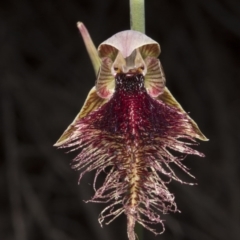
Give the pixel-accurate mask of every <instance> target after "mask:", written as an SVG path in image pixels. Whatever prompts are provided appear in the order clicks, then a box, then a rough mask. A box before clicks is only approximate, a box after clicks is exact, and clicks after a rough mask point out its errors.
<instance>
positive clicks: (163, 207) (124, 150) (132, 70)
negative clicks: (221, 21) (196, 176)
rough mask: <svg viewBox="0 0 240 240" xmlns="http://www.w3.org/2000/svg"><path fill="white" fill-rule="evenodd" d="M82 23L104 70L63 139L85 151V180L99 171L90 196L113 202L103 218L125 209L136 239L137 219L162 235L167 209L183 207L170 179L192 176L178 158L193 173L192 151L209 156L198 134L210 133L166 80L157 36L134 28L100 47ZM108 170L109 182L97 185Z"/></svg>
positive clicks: (81, 159) (80, 164)
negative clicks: (199, 146)
mask: <svg viewBox="0 0 240 240" xmlns="http://www.w3.org/2000/svg"><path fill="white" fill-rule="evenodd" d="M78 26H79V29H80V32H81V33H82V36H83V38H84V41H85V44H86V46H87V49H88V51H89V53H90V56H91V58H92V61H93V62H94V63H95V64H94V66H95V68H96V70H97V68H99V69H98V74H97V79H96V84H95V86H94V87H93V88H92V89H91V90H90V92H89V94H88V96H87V99H86V101H85V103H84V105H83V107H82V109H81V111H80V113H79V114H78V115H77V116H76V118H75V119H74V121H73V122H72V123H71V124H70V126H69V127H68V128H67V129H66V131H65V132H64V133H63V134H62V136H61V137H60V139H59V140H58V141H57V143H56V144H55V146H57V147H60V148H70V149H72V150H77V151H78V155H77V156H76V158H75V159H74V160H73V168H74V169H77V170H80V171H81V174H80V178H79V181H80V179H81V178H82V176H83V175H84V174H85V173H87V172H90V171H93V170H94V171H96V175H95V179H94V184H93V187H94V190H95V194H94V196H93V197H92V198H91V199H90V200H89V202H105V203H108V206H107V207H106V208H105V209H103V211H102V212H101V214H100V216H99V222H100V224H101V225H102V224H103V222H104V221H106V223H107V224H108V223H110V222H112V221H113V220H114V219H115V218H116V217H118V216H119V215H120V214H122V213H123V214H125V215H126V217H127V233H128V238H129V240H134V239H135V238H136V236H135V233H134V226H135V223H136V222H138V223H139V224H141V225H142V226H143V227H145V228H146V229H148V230H150V231H152V232H153V233H155V234H159V233H161V232H163V231H164V224H163V220H162V214H166V213H168V212H171V211H172V212H175V211H177V206H176V203H175V200H174V195H173V194H172V193H170V192H169V190H168V188H167V184H168V183H169V182H170V181H171V180H176V181H178V182H180V183H185V182H183V181H182V180H180V179H179V178H178V176H177V175H176V174H175V172H174V171H173V169H172V165H174V164H175V165H177V166H178V167H179V168H180V169H182V170H183V171H184V172H185V173H187V174H188V175H189V176H191V177H193V176H192V175H191V174H190V173H189V171H188V169H187V167H186V166H185V165H184V164H183V163H182V160H183V159H184V158H185V156H186V155H188V154H194V155H198V156H200V157H203V156H204V155H203V154H202V153H200V152H198V151H197V150H195V149H193V148H192V147H191V146H192V145H196V144H197V143H196V141H195V139H200V140H203V141H206V140H207V138H206V137H205V136H204V135H203V134H202V132H201V131H200V130H199V128H198V126H197V124H196V123H195V122H194V120H193V119H192V118H191V117H190V116H189V115H188V114H187V113H186V112H185V111H184V110H183V108H182V107H181V105H180V104H179V103H178V102H177V101H176V99H175V98H174V97H173V96H172V94H171V93H170V91H169V90H168V88H167V87H166V86H165V84H166V79H165V75H164V71H163V68H162V65H161V63H160V61H159V59H158V57H159V54H160V52H161V49H160V45H159V44H158V43H157V42H156V41H154V40H153V39H151V38H150V37H148V36H146V35H145V34H143V33H140V32H138V31H134V30H127V31H123V32H119V33H117V34H115V35H113V36H112V37H110V38H109V39H107V40H106V41H104V42H103V43H102V44H100V45H99V47H98V49H97V51H96V50H95V47H94V45H93V43H92V40H91V38H90V36H89V34H88V32H87V30H86V28H85V27H84V25H83V24H82V23H79V25H78ZM96 52H97V53H98V56H97V55H96ZM99 60H100V61H99ZM172 150H173V151H172ZM174 152H179V153H181V154H183V156H179V154H178V155H177V156H175V155H174V154H173V153H174ZM102 172H103V173H104V174H105V180H104V183H103V185H102V186H101V187H100V188H96V182H97V178H98V176H99V174H100V173H102ZM162 176H165V177H164V179H165V180H163V177H162ZM166 179H167V180H166ZM154 224H161V225H162V231H161V232H157V231H156V230H155V228H154V227H153V225H154Z"/></svg>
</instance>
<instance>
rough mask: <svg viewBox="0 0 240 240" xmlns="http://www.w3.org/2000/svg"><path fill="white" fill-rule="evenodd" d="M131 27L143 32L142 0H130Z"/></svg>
mask: <svg viewBox="0 0 240 240" xmlns="http://www.w3.org/2000/svg"><path fill="white" fill-rule="evenodd" d="M130 25H131V29H132V30H135V31H139V32H142V33H145V6H144V0H130Z"/></svg>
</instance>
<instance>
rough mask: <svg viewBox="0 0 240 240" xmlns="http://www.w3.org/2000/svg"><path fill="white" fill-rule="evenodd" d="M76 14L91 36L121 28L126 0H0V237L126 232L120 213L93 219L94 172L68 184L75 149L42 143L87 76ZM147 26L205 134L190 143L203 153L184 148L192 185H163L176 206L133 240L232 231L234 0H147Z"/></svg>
mask: <svg viewBox="0 0 240 240" xmlns="http://www.w3.org/2000/svg"><path fill="white" fill-rule="evenodd" d="M77 21H83V22H84V23H85V25H86V26H87V28H88V30H89V32H90V33H91V36H92V38H93V40H94V42H95V44H96V45H99V44H100V43H101V42H102V41H104V40H106V39H107V38H109V37H110V36H112V35H113V34H115V33H117V32H119V31H122V30H126V29H129V6H128V1H127V0H124V1H123V0H122V1H120V0H119V1H112V0H105V1H94V0H78V1H77V0H68V1H62V0H61V1H53V0H42V1H38V0H1V2H0V109H1V110H0V111H1V113H0V158H1V161H0V172H1V173H0V239H1V240H40V239H41V240H42V239H44V240H45V239H46V240H77V239H81V240H85V239H86V240H87V239H95V240H100V239H101V240H103V239H104V240H112V239H116V240H118V239H119V240H120V239H121V240H122V239H127V234H126V219H125V216H124V215H123V216H121V217H119V218H118V219H116V220H115V221H114V222H113V223H112V224H110V225H109V226H104V228H103V229H102V228H101V227H100V225H99V224H98V221H97V217H98V214H99V213H100V211H101V209H103V207H104V206H103V205H102V204H93V203H89V204H86V203H84V202H83V200H87V199H89V198H90V197H91V196H92V195H93V190H92V182H93V174H87V175H85V177H84V178H83V180H82V182H81V185H80V186H79V185H77V181H78V177H79V173H78V172H75V171H73V170H71V168H70V166H69V164H70V162H71V159H72V158H73V157H74V156H75V154H74V153H73V154H68V155H66V154H65V152H64V151H61V150H57V149H55V148H53V147H52V145H53V144H54V142H55V141H56V140H57V139H58V137H59V136H60V135H61V134H62V132H63V131H64V130H65V129H66V127H67V126H68V124H69V123H70V122H71V121H72V120H73V119H74V117H75V115H76V114H77V113H78V111H79V109H80V108H81V106H82V104H83V102H84V100H85V98H86V96H87V94H88V91H89V90H90V88H91V87H92V86H93V85H94V82H95V74H94V71H93V68H92V65H91V62H90V60H89V57H88V54H87V52H86V50H85V47H84V44H83V41H82V39H81V37H80V34H79V32H78V30H77V28H76V22H77ZM146 33H147V35H148V36H150V37H151V38H153V39H154V40H156V41H158V42H159V43H160V44H161V48H162V53H161V56H160V59H161V62H162V64H163V67H164V70H165V73H166V76H167V86H168V87H169V89H170V90H171V92H172V93H173V94H174V96H175V97H176V98H177V99H178V101H179V102H180V103H181V104H182V106H183V107H184V109H185V110H186V111H188V112H190V115H191V117H192V118H193V119H194V120H195V121H196V122H197V123H198V125H199V126H200V128H201V130H202V131H203V132H204V134H205V135H206V136H207V137H208V138H209V139H210V141H209V142H204V143H201V145H200V146H198V147H197V148H198V149H199V150H200V151H202V152H204V153H205V154H206V157H205V158H199V157H195V156H189V157H188V158H187V159H186V160H185V164H186V165H187V166H189V167H190V168H191V173H192V174H194V175H195V176H196V178H197V182H198V185H197V186H194V187H192V186H187V185H181V184H180V183H173V182H172V183H171V184H170V185H169V188H170V190H171V191H172V192H173V193H174V194H175V196H176V201H177V204H178V207H179V209H180V210H181V212H182V213H176V214H169V215H165V216H162V218H163V219H166V223H165V224H166V232H165V233H164V234H163V235H160V236H157V237H155V236H154V235H153V234H152V233H149V232H148V231H146V230H143V231H142V233H141V240H142V239H149V240H150V239H159V240H160V239H161V240H167V239H171V240H190V239H191V240H229V239H230V240H238V239H240V181H239V180H240V177H239V173H240V168H239V162H240V161H239V157H240V150H239V149H240V147H239V143H240V127H239V115H240V107H239V106H240V94H239V91H240V83H239V82H240V81H239V80H240V58H239V55H240V42H239V40H240V1H238V0H195V1H193V0H158V1H157V0H146ZM179 174H181V173H180V172H179ZM184 177H185V176H184ZM185 180H189V181H192V179H188V178H185ZM140 231H141V230H140Z"/></svg>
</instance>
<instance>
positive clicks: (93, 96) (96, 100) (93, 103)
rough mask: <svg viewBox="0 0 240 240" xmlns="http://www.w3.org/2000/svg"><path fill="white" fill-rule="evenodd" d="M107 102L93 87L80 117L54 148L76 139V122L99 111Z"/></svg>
mask: <svg viewBox="0 0 240 240" xmlns="http://www.w3.org/2000/svg"><path fill="white" fill-rule="evenodd" d="M106 102H107V100H105V99H102V98H100V97H99V96H98V95H97V92H96V88H95V87H93V88H92V89H91V90H90V92H89V94H88V96H87V99H86V101H85V103H84V104H83V107H82V109H81V110H80V112H79V113H78V115H77V116H76V117H75V119H74V120H73V122H72V123H71V124H70V125H69V126H68V128H67V129H66V130H65V131H64V133H63V134H62V136H61V137H60V138H59V139H58V141H57V142H56V143H55V144H54V146H56V147H59V146H61V145H63V144H64V143H65V142H67V141H69V139H70V138H72V139H74V138H75V137H76V136H77V132H76V122H77V121H78V120H80V119H81V118H83V117H85V116H87V115H88V114H89V113H90V112H92V111H94V110H96V109H98V108H99V107H101V106H102V105H104V104H105V103H106Z"/></svg>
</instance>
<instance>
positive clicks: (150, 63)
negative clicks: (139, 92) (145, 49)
mask: <svg viewBox="0 0 240 240" xmlns="http://www.w3.org/2000/svg"><path fill="white" fill-rule="evenodd" d="M145 63H146V66H147V74H146V76H145V87H146V89H147V91H148V93H149V94H150V95H151V96H152V97H157V96H159V95H160V94H162V93H163V91H164V87H165V82H166V79H165V75H164V72H163V68H162V65H161V63H160V61H159V60H158V59H157V58H155V57H147V58H146V59H145Z"/></svg>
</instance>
